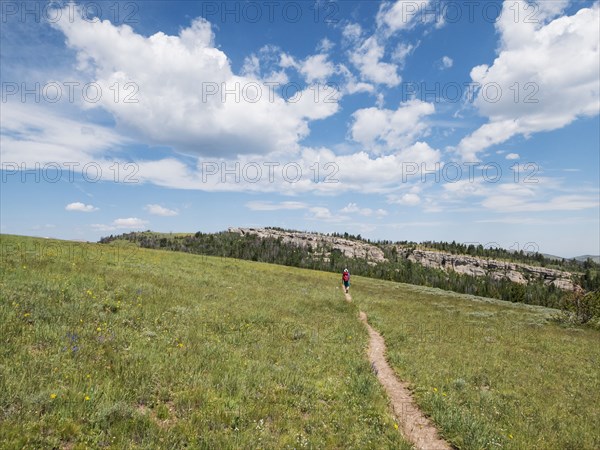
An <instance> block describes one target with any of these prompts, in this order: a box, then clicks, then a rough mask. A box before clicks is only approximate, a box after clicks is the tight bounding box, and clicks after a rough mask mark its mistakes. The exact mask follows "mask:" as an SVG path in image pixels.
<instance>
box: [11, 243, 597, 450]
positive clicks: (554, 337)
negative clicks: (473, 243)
mask: <svg viewBox="0 0 600 450" xmlns="http://www.w3.org/2000/svg"><path fill="white" fill-rule="evenodd" d="M0 247H1V248H2V249H3V254H2V259H1V260H0V273H1V274H2V277H1V278H0V283H1V285H0V288H1V292H2V299H1V301H0V342H1V344H2V345H1V346H0V355H1V358H0V417H2V427H0V442H2V445H4V446H6V448H22V447H30V448H53V447H57V448H61V447H66V448H77V447H94V448H95V447H110V448H131V447H143V448H150V447H154V448H156V447H171V448H181V447H185V446H188V447H195V448H198V447H200V448H202V447H204V448H249V447H252V448H254V447H261V448H301V447H308V448H310V447H314V448H350V449H362V448H400V449H402V448H405V449H407V448H408V446H407V444H406V443H405V442H404V441H403V440H402V439H401V438H400V435H399V433H398V432H397V430H396V425H397V424H394V422H393V421H392V419H391V415H390V411H389V409H388V402H387V399H386V398H385V395H384V392H383V390H382V389H381V387H380V385H379V384H378V383H377V379H376V376H375V374H374V373H373V372H372V371H371V367H370V366H369V364H368V362H367V355H366V348H367V339H368V336H367V333H366V330H365V328H364V327H363V326H362V324H361V323H360V322H359V321H358V318H357V315H358V308H359V307H360V309H362V310H364V311H366V312H367V314H368V316H369V320H370V322H371V323H372V325H373V326H374V327H375V328H376V329H378V330H379V331H380V332H381V334H382V335H383V336H384V338H385V340H386V344H387V346H388V355H389V359H390V362H391V365H392V366H393V368H394V369H395V371H396V373H397V375H398V376H399V377H400V378H401V379H404V380H407V381H408V382H410V384H411V386H412V387H413V391H414V393H415V395H416V398H417V401H418V403H419V405H420V406H421V407H422V408H423V409H424V410H425V411H426V412H427V413H428V414H430V415H431V416H432V418H433V420H434V422H435V423H436V425H437V426H438V427H439V429H440V432H441V433H442V435H443V437H444V438H445V439H447V440H448V441H450V442H451V443H452V444H453V445H455V446H458V447H460V448H464V449H479V448H497V447H499V446H500V447H501V448H508V449H520V448H577V449H596V448H598V447H599V446H600V433H599V431H598V430H600V411H599V410H598V408H597V405H598V404H599V403H600V379H599V376H598V371H597V367H598V364H599V362H600V346H598V345H597V343H598V341H599V340H600V332H598V331H594V330H591V329H583V328H563V327H561V326H559V325H557V324H555V323H554V322H553V320H552V317H553V316H554V315H555V314H556V313H557V311H555V310H551V309H547V308H541V307H535V306H529V305H522V304H513V303H506V302H501V301H496V300H490V299H482V298H479V297H472V296H465V295H459V294H455V293H450V292H443V291H440V290H437V289H430V288H424V287H417V286H411V285H404V284H399V283H393V282H388V281H382V280H375V279H369V278H364V277H359V276H354V277H353V282H352V295H353V300H354V303H353V304H348V303H346V302H345V301H344V297H343V294H342V292H341V289H339V277H338V275H337V274H329V273H325V272H318V271H312V270H305V269H297V268H291V267H283V266H276V265H269V264H262V263H256V262H247V261H240V260H233V259H227V258H216V257H206V256H201V255H188V254H183V253H179V252H164V251H155V250H147V249H140V248H138V247H136V246H132V245H121V244H119V245H94V244H80V243H73V242H64V241H48V240H42V239H33V238H23V237H14V236H6V235H0ZM407 413H409V412H407Z"/></svg>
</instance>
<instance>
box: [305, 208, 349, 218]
mask: <svg viewBox="0 0 600 450" xmlns="http://www.w3.org/2000/svg"><path fill="white" fill-rule="evenodd" d="M309 211H310V213H311V216H310V217H309V218H310V219H315V220H323V221H325V222H336V221H341V220H344V219H346V218H345V217H343V216H338V217H336V216H334V215H333V214H332V213H331V211H330V210H329V208H325V207H323V206H313V207H311V208H309Z"/></svg>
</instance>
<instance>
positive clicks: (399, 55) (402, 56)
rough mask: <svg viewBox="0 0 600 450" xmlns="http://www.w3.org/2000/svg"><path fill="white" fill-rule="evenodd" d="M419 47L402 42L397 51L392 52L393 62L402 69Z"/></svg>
mask: <svg viewBox="0 0 600 450" xmlns="http://www.w3.org/2000/svg"><path fill="white" fill-rule="evenodd" d="M418 45H419V44H417V45H412V44H404V43H402V42H400V43H399V44H398V45H397V46H396V49H395V50H394V51H393V52H392V61H394V62H396V63H398V65H399V66H400V67H401V68H402V67H404V64H405V62H406V58H408V57H409V56H410V55H411V54H412V53H413V52H414V51H415V50H416V48H417V47H418Z"/></svg>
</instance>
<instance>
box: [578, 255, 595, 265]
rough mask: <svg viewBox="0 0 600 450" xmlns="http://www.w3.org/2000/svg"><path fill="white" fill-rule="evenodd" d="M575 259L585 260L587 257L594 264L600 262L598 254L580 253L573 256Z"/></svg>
mask: <svg viewBox="0 0 600 450" xmlns="http://www.w3.org/2000/svg"><path fill="white" fill-rule="evenodd" d="M573 259H574V260H576V261H581V262H586V261H587V260H588V259H591V260H592V261H594V262H595V263H596V264H600V255H595V256H594V255H581V256H576V257H575V258H573Z"/></svg>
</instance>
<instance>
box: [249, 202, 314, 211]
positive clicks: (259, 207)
mask: <svg viewBox="0 0 600 450" xmlns="http://www.w3.org/2000/svg"><path fill="white" fill-rule="evenodd" d="M246 208H248V209H250V210H252V211H279V210H294V209H306V208H308V205H307V204H306V203H303V202H279V203H275V202H268V201H251V202H248V203H246Z"/></svg>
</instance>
